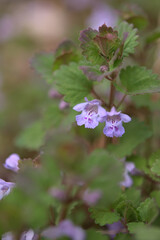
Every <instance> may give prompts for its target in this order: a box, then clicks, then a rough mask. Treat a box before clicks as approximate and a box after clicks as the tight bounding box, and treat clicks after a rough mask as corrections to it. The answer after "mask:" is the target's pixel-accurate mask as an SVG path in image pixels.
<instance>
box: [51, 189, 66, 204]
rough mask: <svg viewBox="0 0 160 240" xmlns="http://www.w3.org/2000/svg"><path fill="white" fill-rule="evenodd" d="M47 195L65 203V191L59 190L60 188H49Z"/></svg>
mask: <svg viewBox="0 0 160 240" xmlns="http://www.w3.org/2000/svg"><path fill="white" fill-rule="evenodd" d="M49 193H50V194H51V196H53V197H54V198H56V199H58V200H60V201H65V200H66V198H67V194H66V192H65V190H63V189H60V188H56V187H54V188H51V189H50V190H49Z"/></svg>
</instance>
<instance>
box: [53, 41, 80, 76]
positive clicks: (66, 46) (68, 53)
mask: <svg viewBox="0 0 160 240" xmlns="http://www.w3.org/2000/svg"><path fill="white" fill-rule="evenodd" d="M80 58H81V57H80V53H79V52H78V50H77V47H76V45H75V44H74V43H73V42H72V41H70V40H66V41H64V42H62V43H61V44H60V45H59V46H58V48H57V49H56V51H55V60H54V63H53V71H55V70H57V69H59V67H60V66H61V65H68V64H69V63H70V62H78V61H79V60H80Z"/></svg>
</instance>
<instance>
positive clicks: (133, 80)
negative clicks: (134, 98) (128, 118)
mask: <svg viewBox="0 0 160 240" xmlns="http://www.w3.org/2000/svg"><path fill="white" fill-rule="evenodd" d="M120 81H121V84H122V86H120V87H121V88H122V89H121V91H123V92H125V93H126V94H129V95H134V94H144V93H154V92H159V91H160V79H159V78H158V76H157V75H156V74H153V73H152V71H151V70H148V69H146V68H145V67H139V66H133V67H130V66H128V67H127V68H126V69H122V70H121V72H120Z"/></svg>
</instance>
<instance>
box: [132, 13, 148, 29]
mask: <svg viewBox="0 0 160 240" xmlns="http://www.w3.org/2000/svg"><path fill="white" fill-rule="evenodd" d="M127 22H128V23H129V24H133V25H134V27H135V28H138V29H141V30H142V29H144V28H146V27H147V25H148V21H147V18H146V17H144V16H141V15H135V16H131V17H129V18H127Z"/></svg>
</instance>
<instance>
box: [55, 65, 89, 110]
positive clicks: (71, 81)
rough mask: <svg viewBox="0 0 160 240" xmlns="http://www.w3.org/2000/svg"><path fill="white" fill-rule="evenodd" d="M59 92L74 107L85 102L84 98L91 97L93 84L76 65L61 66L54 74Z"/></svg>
mask: <svg viewBox="0 0 160 240" xmlns="http://www.w3.org/2000/svg"><path fill="white" fill-rule="evenodd" d="M54 77H55V79H56V86H57V90H58V91H59V92H60V93H61V94H63V95H64V101H66V102H69V103H70V104H71V105H72V106H74V105H75V104H77V103H80V102H84V97H87V96H89V94H90V92H91V89H92V82H90V81H88V79H87V78H86V76H85V75H84V74H83V73H82V71H81V70H80V69H79V65H78V64H76V63H70V64H69V65H68V66H65V65H63V66H61V68H60V69H59V70H57V71H56V72H55V74H54Z"/></svg>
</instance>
